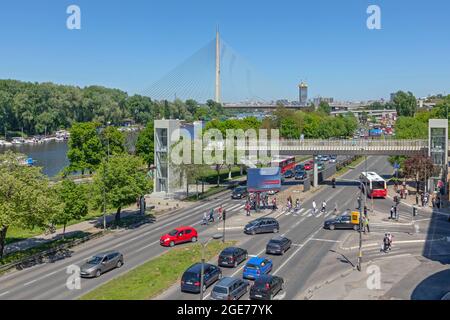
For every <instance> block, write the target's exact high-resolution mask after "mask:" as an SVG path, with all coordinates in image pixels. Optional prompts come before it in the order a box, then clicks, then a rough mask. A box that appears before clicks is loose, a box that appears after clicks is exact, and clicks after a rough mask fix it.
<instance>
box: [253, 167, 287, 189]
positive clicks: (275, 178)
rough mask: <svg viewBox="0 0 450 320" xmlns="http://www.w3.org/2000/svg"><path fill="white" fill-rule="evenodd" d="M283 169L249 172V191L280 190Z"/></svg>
mask: <svg viewBox="0 0 450 320" xmlns="http://www.w3.org/2000/svg"><path fill="white" fill-rule="evenodd" d="M280 188H281V169H280V168H278V167H271V168H260V169H256V168H255V169H253V168H250V169H248V170H247V189H248V191H249V192H265V191H270V190H280Z"/></svg>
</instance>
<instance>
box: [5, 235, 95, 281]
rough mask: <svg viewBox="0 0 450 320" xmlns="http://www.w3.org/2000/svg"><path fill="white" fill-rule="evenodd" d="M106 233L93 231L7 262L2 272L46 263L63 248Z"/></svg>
mask: <svg viewBox="0 0 450 320" xmlns="http://www.w3.org/2000/svg"><path fill="white" fill-rule="evenodd" d="M103 234H104V232H103V231H100V232H97V233H93V234H90V235H87V236H86V237H83V238H79V239H74V240H73V241H70V242H68V243H64V244H61V245H59V246H56V247H54V248H51V249H48V250H45V251H42V252H39V253H36V254H34V255H32V256H28V257H25V258H23V259H20V260H17V261H14V262H11V263H8V264H5V265H0V273H1V272H5V271H7V270H10V269H12V268H17V269H19V270H20V269H24V268H26V267H27V266H30V265H35V264H40V263H45V262H47V261H53V260H52V259H54V258H53V256H54V255H56V254H57V253H59V252H61V251H63V250H67V249H69V248H72V247H75V246H77V245H79V244H81V243H83V242H86V241H89V240H92V239H96V238H99V237H101V236H102V235H103Z"/></svg>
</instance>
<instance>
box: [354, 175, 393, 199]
mask: <svg viewBox="0 0 450 320" xmlns="http://www.w3.org/2000/svg"><path fill="white" fill-rule="evenodd" d="M359 179H360V181H361V188H363V190H364V189H365V188H366V186H367V189H368V192H367V196H368V197H370V198H386V197H387V185H386V181H385V180H384V179H383V178H382V177H380V176H379V175H378V174H376V173H375V172H362V173H361V176H360V177H359Z"/></svg>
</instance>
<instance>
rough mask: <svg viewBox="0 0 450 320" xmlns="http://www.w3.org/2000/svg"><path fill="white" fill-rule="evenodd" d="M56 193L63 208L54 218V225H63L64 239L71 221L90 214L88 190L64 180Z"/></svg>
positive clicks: (56, 189) (56, 188) (57, 187)
mask: <svg viewBox="0 0 450 320" xmlns="http://www.w3.org/2000/svg"><path fill="white" fill-rule="evenodd" d="M54 188H55V191H56V194H57V196H58V199H59V202H60V203H61V204H62V206H63V207H62V208H61V210H60V211H58V212H57V213H56V214H55V215H54V216H53V217H52V219H51V220H52V223H54V224H62V225H63V238H64V235H65V233H66V225H67V223H68V222H69V221H71V220H78V219H81V218H82V217H84V216H86V215H87V214H88V199H87V194H86V188H85V187H84V186H83V185H81V184H80V185H78V184H76V183H75V182H73V181H72V180H69V179H64V180H63V181H62V182H61V183H60V184H58V185H56V187H54Z"/></svg>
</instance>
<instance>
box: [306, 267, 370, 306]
mask: <svg viewBox="0 0 450 320" xmlns="http://www.w3.org/2000/svg"><path fill="white" fill-rule="evenodd" d="M369 263H372V261H370V262H366V264H369ZM355 270H356V269H355V268H352V269H348V270H347V271H344V272H340V273H338V274H335V275H333V276H332V277H331V278H328V279H327V280H325V281H323V282H320V283H319V284H316V285H314V286H312V287H311V288H309V289H307V290H306V291H304V293H303V294H301V295H303V296H304V298H303V300H311V298H312V297H313V295H314V292H315V291H317V290H319V289H321V288H322V287H324V286H326V285H328V284H330V283H333V282H334V281H336V280H338V279H339V278H344V277H346V276H348V275H349V274H351V273H352V272H353V271H355Z"/></svg>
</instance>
